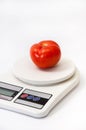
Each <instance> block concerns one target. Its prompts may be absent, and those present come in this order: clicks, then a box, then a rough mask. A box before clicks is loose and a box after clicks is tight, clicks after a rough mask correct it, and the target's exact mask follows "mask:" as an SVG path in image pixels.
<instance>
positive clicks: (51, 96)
mask: <svg viewBox="0 0 86 130" xmlns="http://www.w3.org/2000/svg"><path fill="white" fill-rule="evenodd" d="M0 81H1V82H0V83H5V84H6V85H5V86H4V84H2V87H3V88H8V89H9V90H10V89H12V90H13V91H18V93H17V95H16V96H14V98H12V99H11V100H6V99H7V97H6V96H5V97H4V98H3V96H2V97H1V95H0V98H1V99H0V108H3V109H7V110H11V111H15V112H18V113H21V114H25V115H28V116H32V117H35V118H42V117H45V116H47V115H48V113H49V112H50V111H51V109H52V108H53V107H54V106H55V105H56V104H57V103H58V102H59V101H60V100H61V99H62V98H64V96H65V95H67V94H68V93H69V92H70V91H71V90H72V89H73V88H75V87H76V86H77V85H78V83H79V72H78V70H77V69H76V71H75V73H74V74H73V76H72V77H71V78H70V79H68V80H66V81H64V82H62V83H58V84H53V85H50V86H46V87H44V86H41V87H37V86H35V85H30V84H25V83H24V82H21V81H20V80H18V79H17V78H15V77H14V75H13V74H12V73H11V72H9V73H8V74H5V75H2V76H0ZM9 84H10V87H9ZM0 86H1V85H0ZM17 89H18V90H17ZM27 90H28V93H29V95H35V96H36V99H37V100H38V99H39V97H41V100H43V101H44V100H45V98H46V99H47V100H48V101H47V102H46V103H45V104H43V105H40V104H42V103H39V104H38V103H37V102H36V100H34V98H32V99H31V100H34V102H29V101H26V99H25V100H24V101H23V99H19V97H20V95H22V94H24V92H26V91H27Z"/></svg>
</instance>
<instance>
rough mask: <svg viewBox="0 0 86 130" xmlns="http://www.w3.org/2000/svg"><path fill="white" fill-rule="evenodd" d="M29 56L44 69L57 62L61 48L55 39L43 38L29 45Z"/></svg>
mask: <svg viewBox="0 0 86 130" xmlns="http://www.w3.org/2000/svg"><path fill="white" fill-rule="evenodd" d="M30 56H31V59H32V61H33V62H34V64H35V65H37V66H38V67H39V68H42V69H46V68H50V67H53V66H55V65H56V64H57V63H58V62H59V60H60V58H61V49H60V47H59V45H58V44H57V43H56V42H55V41H52V40H44V41H41V42H39V43H37V44H33V45H32V46H31V48H30Z"/></svg>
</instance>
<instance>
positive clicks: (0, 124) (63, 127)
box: [0, 0, 86, 130]
mask: <svg viewBox="0 0 86 130" xmlns="http://www.w3.org/2000/svg"><path fill="white" fill-rule="evenodd" d="M45 39H51V40H55V41H56V42H58V43H59V45H60V47H61V50H62V57H63V56H66V57H68V58H70V59H72V61H73V62H74V63H75V64H76V66H77V67H78V68H79V70H80V75H81V81H80V84H79V86H78V87H77V88H76V89H75V90H74V91H72V92H71V93H70V94H69V95H68V96H66V97H65V99H64V100H62V101H61V102H60V103H59V104H58V105H57V106H56V107H55V108H54V109H53V111H52V112H51V113H50V114H49V115H48V117H46V118H43V119H34V118H31V117H27V116H24V115H20V114H17V113H13V112H8V111H6V110H2V109H0V130H25V129H26V130H40V129H41V130H86V83H85V82H86V81H85V77H86V58H85V56H86V45H85V44H86V1H85V0H14V1H13V0H0V74H2V73H6V72H7V71H8V70H9V69H11V67H12V65H13V63H14V62H15V61H16V59H17V58H19V57H21V56H25V55H28V56H29V46H30V45H31V44H33V43H36V42H39V41H40V40H45Z"/></svg>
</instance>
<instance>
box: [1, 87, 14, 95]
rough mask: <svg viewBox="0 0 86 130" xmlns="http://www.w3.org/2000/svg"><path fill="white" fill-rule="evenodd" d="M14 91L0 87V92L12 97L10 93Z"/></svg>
mask: <svg viewBox="0 0 86 130" xmlns="http://www.w3.org/2000/svg"><path fill="white" fill-rule="evenodd" d="M14 93H15V91H13V90H10V89H6V88H0V94H2V95H5V96H9V97H12V95H13V94H14Z"/></svg>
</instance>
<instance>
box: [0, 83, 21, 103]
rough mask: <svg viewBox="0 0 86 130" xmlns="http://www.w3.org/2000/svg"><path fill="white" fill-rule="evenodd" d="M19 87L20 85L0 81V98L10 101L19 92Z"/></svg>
mask: <svg viewBox="0 0 86 130" xmlns="http://www.w3.org/2000/svg"><path fill="white" fill-rule="evenodd" d="M21 89H22V87H18V86H14V85H12V84H8V83H4V82H0V99H4V100H9V101H10V100H12V99H13V98H14V97H15V96H16V95H17V94H18V93H19V91H20V90H21Z"/></svg>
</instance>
